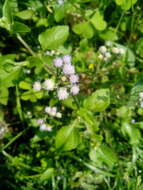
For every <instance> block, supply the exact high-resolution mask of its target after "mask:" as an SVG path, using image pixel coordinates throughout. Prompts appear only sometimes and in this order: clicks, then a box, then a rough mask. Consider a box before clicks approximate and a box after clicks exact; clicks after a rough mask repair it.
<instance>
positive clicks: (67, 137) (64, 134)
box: [55, 124, 80, 151]
mask: <svg viewBox="0 0 143 190" xmlns="http://www.w3.org/2000/svg"><path fill="white" fill-rule="evenodd" d="M79 143H80V138H79V134H78V130H77V129H76V128H75V125H74V124H72V125H68V126H66V127H62V128H61V129H60V130H59V131H58V133H57V135H56V141H55V145H56V148H57V149H62V150H63V151H69V150H72V149H75V148H76V147H77V146H78V144H79Z"/></svg>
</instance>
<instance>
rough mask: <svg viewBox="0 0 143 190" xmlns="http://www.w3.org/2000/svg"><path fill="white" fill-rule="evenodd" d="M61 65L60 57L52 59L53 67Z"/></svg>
mask: <svg viewBox="0 0 143 190" xmlns="http://www.w3.org/2000/svg"><path fill="white" fill-rule="evenodd" d="M62 65H63V60H62V59H61V58H60V57H58V58H56V59H54V66H55V67H59V68H60V67H62Z"/></svg>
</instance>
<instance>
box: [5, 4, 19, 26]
mask: <svg viewBox="0 0 143 190" xmlns="http://www.w3.org/2000/svg"><path fill="white" fill-rule="evenodd" d="M17 7H18V6H17V1H16V0H5V2H4V5H3V17H4V18H6V19H7V21H8V22H9V23H12V19H13V18H12V16H13V12H14V11H15V10H16V9H17Z"/></svg>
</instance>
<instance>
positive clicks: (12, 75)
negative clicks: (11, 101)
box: [0, 66, 21, 88]
mask: <svg viewBox="0 0 143 190" xmlns="http://www.w3.org/2000/svg"><path fill="white" fill-rule="evenodd" d="M20 72H21V67H20V66H16V67H13V68H12V71H11V72H6V71H4V69H0V88H6V87H11V86H14V83H13V82H14V80H17V79H18V77H19V75H20Z"/></svg>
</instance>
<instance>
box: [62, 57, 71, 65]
mask: <svg viewBox="0 0 143 190" xmlns="http://www.w3.org/2000/svg"><path fill="white" fill-rule="evenodd" d="M63 61H64V63H65V64H71V56H70V55H64V56H63Z"/></svg>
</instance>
